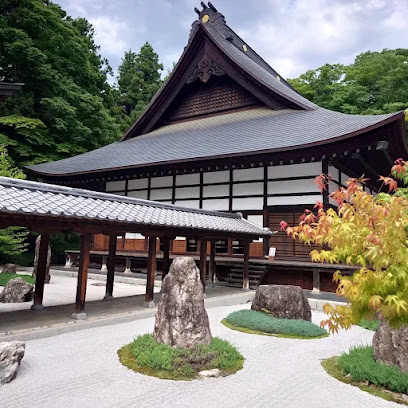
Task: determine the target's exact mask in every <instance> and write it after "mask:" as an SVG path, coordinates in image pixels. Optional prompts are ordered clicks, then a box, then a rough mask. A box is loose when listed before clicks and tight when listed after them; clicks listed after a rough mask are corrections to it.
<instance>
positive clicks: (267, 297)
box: [251, 285, 312, 321]
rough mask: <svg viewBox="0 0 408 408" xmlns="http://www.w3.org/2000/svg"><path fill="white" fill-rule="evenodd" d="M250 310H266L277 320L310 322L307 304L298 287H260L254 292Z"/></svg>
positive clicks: (303, 294)
mask: <svg viewBox="0 0 408 408" xmlns="http://www.w3.org/2000/svg"><path fill="white" fill-rule="evenodd" d="M251 309H252V310H262V309H267V310H269V311H270V312H271V315H272V316H275V317H278V318H284V319H302V320H308V321H311V320H312V312H311V309H310V305H309V302H308V300H307V297H306V295H305V293H304V292H303V289H302V288H301V287H300V286H292V285H261V286H259V287H258V289H257V291H256V294H255V297H254V299H253V301H252V306H251Z"/></svg>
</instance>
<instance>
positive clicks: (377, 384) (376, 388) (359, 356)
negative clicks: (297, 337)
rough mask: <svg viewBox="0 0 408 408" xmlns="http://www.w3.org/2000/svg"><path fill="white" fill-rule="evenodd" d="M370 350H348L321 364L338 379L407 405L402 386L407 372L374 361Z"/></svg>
mask: <svg viewBox="0 0 408 408" xmlns="http://www.w3.org/2000/svg"><path fill="white" fill-rule="evenodd" d="M369 349H372V347H358V348H355V349H353V350H351V351H350V353H347V354H343V355H342V356H335V357H331V358H328V359H326V360H323V361H322V366H323V368H324V369H325V370H326V371H327V372H328V374H330V375H331V376H332V377H334V378H336V379H337V380H339V381H342V382H344V383H346V384H350V385H353V386H355V387H358V388H360V389H361V390H363V391H366V392H368V393H370V394H373V395H376V396H377V397H380V398H383V399H385V400H388V401H394V402H397V403H399V404H405V405H408V399H407V397H405V398H404V394H405V395H406V394H407V392H408V390H407V389H406V388H405V387H406V382H405V381H406V379H407V378H408V374H406V373H402V372H401V371H400V370H398V369H397V368H396V367H389V366H386V365H384V364H381V363H377V362H376V361H375V360H374V359H373V357H372V350H371V356H370V354H369V352H370V350H369ZM355 350H357V351H356V352H355ZM388 370H390V371H388ZM391 371H392V373H391ZM362 373H365V374H363V375H362ZM380 379H382V380H380ZM391 383H393V385H392V384H391ZM396 390H399V391H396Z"/></svg>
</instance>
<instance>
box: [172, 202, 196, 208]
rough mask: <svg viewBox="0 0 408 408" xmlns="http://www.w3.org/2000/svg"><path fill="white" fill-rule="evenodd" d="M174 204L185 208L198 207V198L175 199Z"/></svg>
mask: <svg viewBox="0 0 408 408" xmlns="http://www.w3.org/2000/svg"><path fill="white" fill-rule="evenodd" d="M174 204H176V205H178V206H180V207H187V208H200V200H185V201H176V202H175V203H174Z"/></svg>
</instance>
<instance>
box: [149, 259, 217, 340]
mask: <svg viewBox="0 0 408 408" xmlns="http://www.w3.org/2000/svg"><path fill="white" fill-rule="evenodd" d="M154 338H155V340H156V341H158V342H161V343H165V344H168V345H170V346H172V347H179V348H181V347H183V348H191V347H194V346H195V345H197V344H206V345H208V344H210V343H211V340H212V337H211V331H210V323H209V320H208V315H207V312H206V310H205V307H204V290H203V285H202V283H201V280H200V271H199V269H198V268H197V266H196V264H195V261H194V259H193V258H191V257H177V258H175V259H174V261H173V263H172V264H171V266H170V270H169V273H168V274H167V275H166V277H165V278H164V280H163V284H162V295H161V299H160V303H159V309H158V311H157V313H156V323H155V326H154Z"/></svg>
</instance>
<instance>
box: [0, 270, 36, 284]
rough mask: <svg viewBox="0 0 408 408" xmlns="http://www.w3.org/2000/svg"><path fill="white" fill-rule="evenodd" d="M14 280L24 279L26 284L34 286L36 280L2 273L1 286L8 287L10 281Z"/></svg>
mask: <svg viewBox="0 0 408 408" xmlns="http://www.w3.org/2000/svg"><path fill="white" fill-rule="evenodd" d="M14 278H23V279H24V280H25V281H26V282H28V283H32V284H33V285H34V282H35V280H34V278H33V277H31V276H30V275H18V274H16V273H0V286H6V285H7V283H8V281H9V280H11V279H14Z"/></svg>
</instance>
